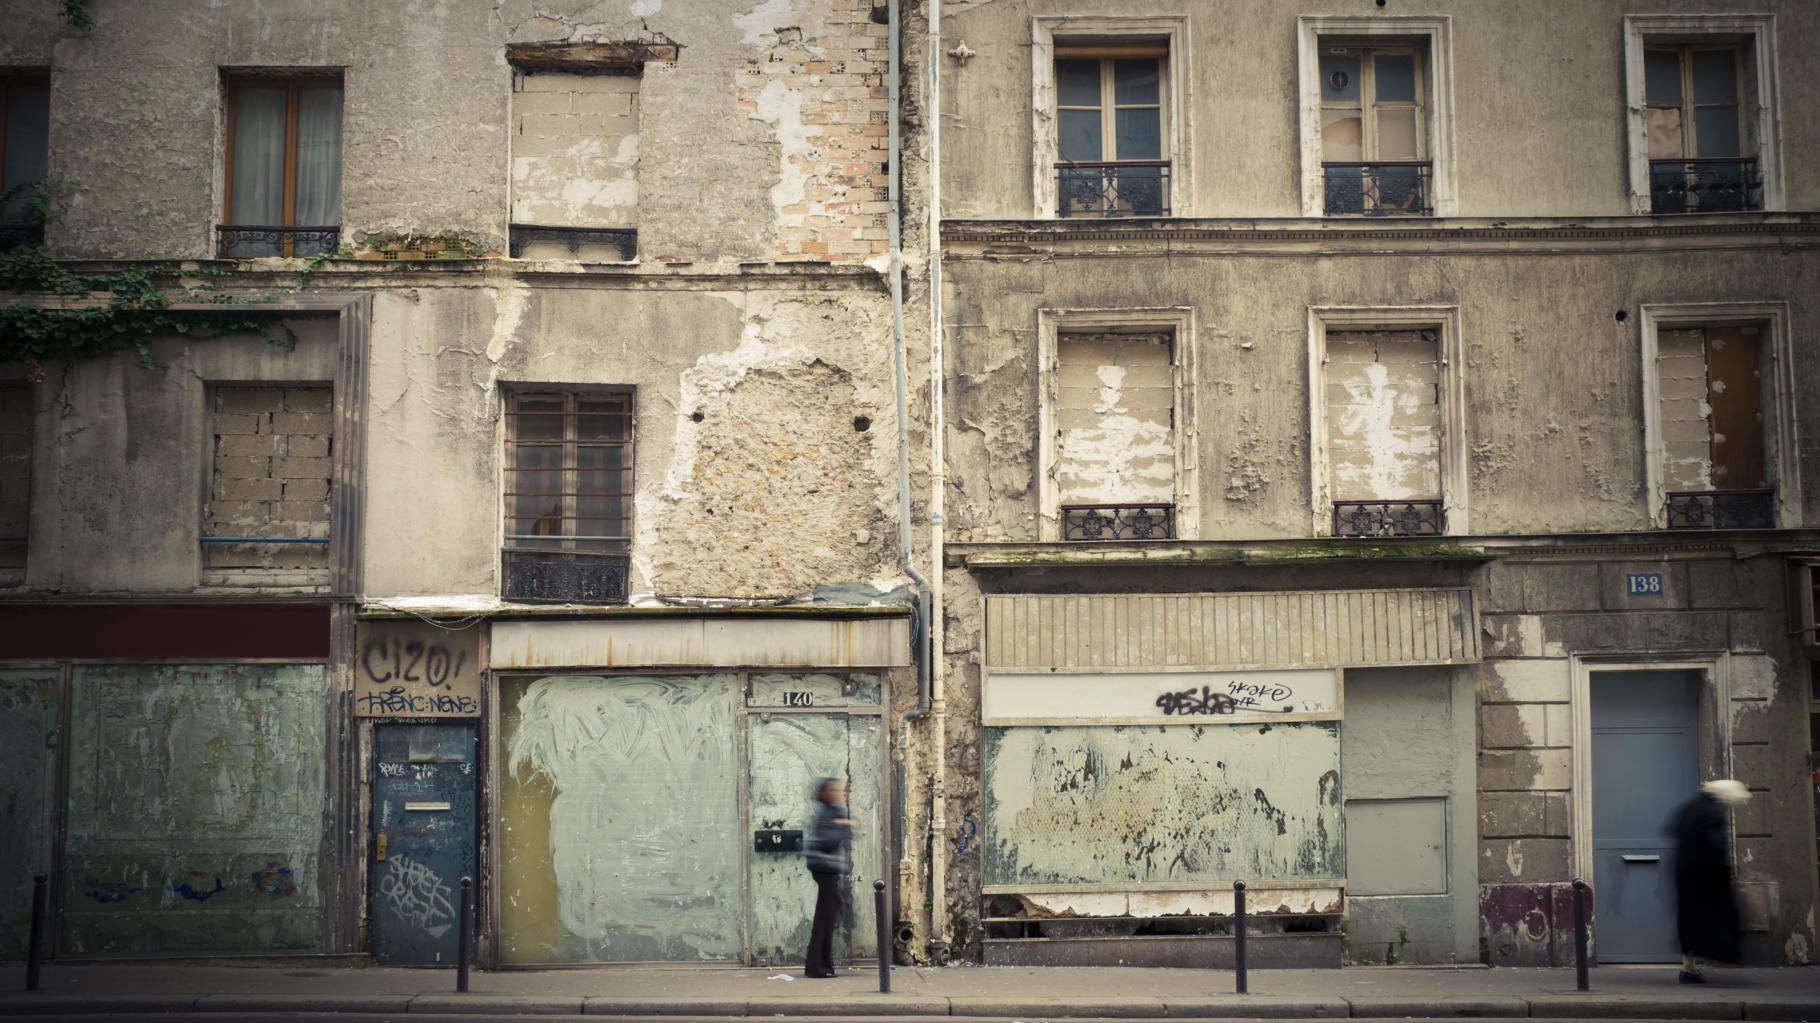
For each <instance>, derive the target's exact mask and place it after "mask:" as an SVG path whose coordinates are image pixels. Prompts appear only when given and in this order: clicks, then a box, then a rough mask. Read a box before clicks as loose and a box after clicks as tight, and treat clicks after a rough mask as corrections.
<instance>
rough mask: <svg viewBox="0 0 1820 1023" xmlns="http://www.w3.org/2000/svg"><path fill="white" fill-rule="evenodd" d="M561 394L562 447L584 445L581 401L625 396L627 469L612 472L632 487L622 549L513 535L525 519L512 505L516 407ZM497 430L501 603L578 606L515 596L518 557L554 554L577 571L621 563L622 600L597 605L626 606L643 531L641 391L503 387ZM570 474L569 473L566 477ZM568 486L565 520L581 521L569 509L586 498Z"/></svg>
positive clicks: (570, 538) (568, 536)
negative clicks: (593, 561)
mask: <svg viewBox="0 0 1820 1023" xmlns="http://www.w3.org/2000/svg"><path fill="white" fill-rule="evenodd" d="M558 396H560V397H561V398H562V399H563V412H562V413H561V415H562V416H563V417H564V423H563V438H564V439H563V441H562V443H563V445H564V446H565V447H566V446H567V445H569V444H572V443H579V442H580V439H579V438H578V437H576V436H575V434H576V432H577V431H576V430H575V428H574V425H573V421H574V418H575V417H576V416H577V415H578V414H579V410H578V409H577V408H576V403H577V402H579V401H582V400H586V399H587V398H589V397H618V398H623V399H624V401H625V405H626V410H625V440H624V441H623V444H624V450H625V452H626V458H625V468H624V469H623V470H609V471H623V472H625V473H626V475H627V488H626V491H625V494H624V500H625V516H624V522H625V536H624V538H623V541H622V542H621V543H619V544H618V545H617V546H600V545H596V546H593V547H584V546H578V542H577V538H576V537H575V536H574V535H573V534H572V533H570V534H562V535H555V536H552V537H551V538H550V539H553V540H557V541H567V542H566V543H558V544H557V545H555V546H543V547H539V546H535V545H534V544H531V543H527V542H523V541H521V540H519V539H516V538H514V534H513V533H512V532H511V530H512V528H514V527H515V525H516V523H517V520H518V519H519V518H520V516H519V515H517V514H516V508H515V507H514V506H513V498H514V497H515V496H516V494H515V492H514V490H513V487H514V484H513V482H512V480H513V476H514V475H515V474H516V473H517V471H518V469H517V465H516V462H517V444H518V440H517V435H516V428H515V424H514V419H513V416H514V414H515V413H514V409H515V405H516V403H517V402H518V401H519V400H521V399H525V398H550V397H558ZM498 430H499V433H498V437H499V443H500V451H499V481H500V485H499V504H498V507H497V514H496V517H495V518H494V522H495V523H496V524H497V526H496V528H497V529H498V530H499V533H498V537H497V541H496V546H495V550H496V552H497V553H496V557H495V561H494V567H495V569H496V570H497V571H498V583H497V585H498V591H499V595H500V599H501V600H503V601H506V602H509V603H519V604H552V603H575V602H576V601H574V600H571V599H567V598H560V597H555V596H537V595H526V594H524V593H514V592H512V581H513V579H514V574H513V568H512V563H513V559H514V556H519V555H522V556H524V557H525V558H526V560H527V561H528V562H530V563H535V562H536V561H538V560H539V559H540V558H543V559H547V558H549V557H551V556H554V557H556V558H567V559H569V564H570V567H571V568H573V569H575V570H577V571H579V570H580V566H581V564H582V562H583V561H585V560H587V559H590V558H599V559H602V561H601V563H602V564H605V563H606V562H607V560H608V559H611V560H613V561H615V562H616V563H617V572H618V574H619V575H620V576H622V577H623V579H622V582H623V587H624V588H623V591H622V592H620V593H618V595H617V597H609V598H607V599H606V600H604V601H596V602H597V603H609V604H624V603H626V602H627V601H629V600H630V599H631V595H632V581H633V580H632V576H633V565H632V551H633V545H634V541H635V539H636V537H637V531H638V521H637V514H638V508H637V494H638V483H637V481H638V475H637V472H638V388H637V387H636V386H634V385H631V384H565V383H546V382H531V381H524V382H513V383H507V384H502V386H501V388H500V404H499V418H498ZM608 443H621V442H608ZM575 471H577V472H579V471H580V470H575ZM567 475H569V474H568V473H565V476H567ZM563 486H564V491H563V493H562V495H561V497H562V508H563V509H564V513H565V521H566V522H578V521H579V518H576V517H573V516H568V514H567V513H568V511H569V510H570V509H572V508H574V505H573V503H572V502H574V501H575V500H576V499H577V498H579V497H580V496H581V495H580V494H579V493H578V492H576V493H571V492H570V491H569V484H568V482H567V481H566V480H565V482H564V485H563ZM527 570H529V569H527ZM609 571H612V570H609Z"/></svg>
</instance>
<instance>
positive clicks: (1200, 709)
mask: <svg viewBox="0 0 1820 1023" xmlns="http://www.w3.org/2000/svg"><path fill="white" fill-rule="evenodd" d="M1156 705H1157V707H1158V708H1159V709H1160V710H1162V712H1163V713H1164V714H1167V715H1170V716H1176V715H1184V714H1231V713H1233V712H1234V711H1236V710H1237V709H1238V701H1237V700H1235V699H1233V697H1232V696H1231V694H1229V693H1216V692H1214V691H1213V690H1212V689H1211V688H1209V687H1207V686H1202V687H1201V688H1200V689H1199V690H1194V689H1181V690H1177V691H1176V692H1173V693H1164V694H1163V695H1161V696H1159V697H1157V698H1156Z"/></svg>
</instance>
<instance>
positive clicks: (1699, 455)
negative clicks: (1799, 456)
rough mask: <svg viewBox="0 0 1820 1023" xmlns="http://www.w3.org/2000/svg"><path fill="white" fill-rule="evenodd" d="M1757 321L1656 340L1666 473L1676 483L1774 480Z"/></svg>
mask: <svg viewBox="0 0 1820 1023" xmlns="http://www.w3.org/2000/svg"><path fill="white" fill-rule="evenodd" d="M1760 338H1761V330H1760V328H1758V327H1690V328H1682V329H1677V330H1664V331H1662V332H1661V333H1660V335H1659V336H1658V340H1657V348H1658V356H1657V365H1656V368H1657V376H1658V381H1659V382H1658V385H1657V386H1658V389H1659V392H1660V394H1659V400H1660V402H1661V415H1662V469H1663V480H1664V483H1665V484H1666V487H1667V489H1668V490H1670V491H1675V490H1739V489H1755V488H1762V487H1768V486H1771V485H1772V483H1771V481H1770V479H1769V469H1768V460H1767V459H1766V458H1765V456H1764V447H1763V383H1762V374H1761V371H1760V367H1759V365H1758V356H1759V350H1760Z"/></svg>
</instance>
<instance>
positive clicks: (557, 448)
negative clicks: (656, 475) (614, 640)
mask: <svg viewBox="0 0 1820 1023" xmlns="http://www.w3.org/2000/svg"><path fill="white" fill-rule="evenodd" d="M632 400H633V395H632V392H631V391H629V390H624V389H584V390H561V391H559V390H544V389H537V390H525V391H510V392H507V394H506V397H505V401H506V464H505V494H504V496H505V515H506V521H505V533H504V537H505V550H504V572H503V578H504V582H503V585H502V589H503V591H504V592H503V595H504V597H505V598H506V599H507V600H523V601H554V602H564V603H583V604H615V603H622V602H624V601H625V599H626V594H627V586H628V571H629V568H630V558H631V545H632V427H633V404H632Z"/></svg>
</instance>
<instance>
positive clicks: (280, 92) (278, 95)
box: [228, 86, 286, 255]
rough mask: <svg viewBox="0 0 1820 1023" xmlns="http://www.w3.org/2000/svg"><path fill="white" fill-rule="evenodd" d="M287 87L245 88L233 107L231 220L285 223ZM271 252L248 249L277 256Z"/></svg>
mask: <svg viewBox="0 0 1820 1023" xmlns="http://www.w3.org/2000/svg"><path fill="white" fill-rule="evenodd" d="M285 96H286V90H285V88H284V87H283V86H277V87H273V86H242V87H240V88H239V89H238V90H236V92H235V97H236V103H235V106H234V154H233V155H234V178H233V189H234V200H233V207H232V208H231V209H230V210H229V211H228V219H229V220H230V221H232V222H233V223H236V224H282V223H284V111H285V105H286V103H285ZM276 253H277V249H276V247H273V249H272V251H271V252H266V253H248V254H259V255H275V254H276Z"/></svg>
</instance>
